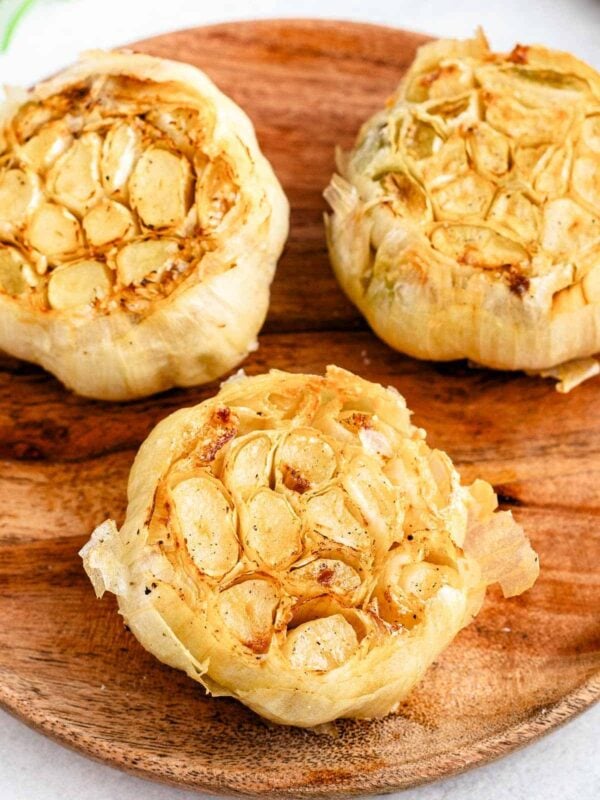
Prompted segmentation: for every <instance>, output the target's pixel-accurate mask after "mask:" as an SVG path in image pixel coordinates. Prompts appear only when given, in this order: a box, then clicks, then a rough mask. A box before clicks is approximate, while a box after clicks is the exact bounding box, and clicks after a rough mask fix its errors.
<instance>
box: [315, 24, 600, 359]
mask: <svg viewBox="0 0 600 800" xmlns="http://www.w3.org/2000/svg"><path fill="white" fill-rule="evenodd" d="M599 142H600V75H599V74H598V73H597V72H596V71H595V70H593V69H592V68H591V67H588V66H587V65H586V64H584V63H582V62H581V61H578V60H577V59H575V58H574V57H572V56H570V55H568V54H566V53H559V52H555V51H551V50H547V49H545V48H542V47H523V46H521V45H519V46H517V47H516V48H515V49H514V50H513V51H512V52H511V53H508V54H495V53H492V52H491V51H490V50H489V47H488V44H487V42H486V40H485V38H484V37H483V35H482V34H480V35H478V36H477V38H475V39H473V40H468V41H464V42H461V41H449V40H445V41H438V42H432V43H431V44H428V45H425V46H424V47H422V48H421V49H420V50H419V52H418V54H417V57H416V59H415V61H414V63H413V64H412V66H411V67H410V69H409V71H408V73H407V74H406V76H405V78H404V80H403V81H402V83H401V84H400V87H399V88H398V90H397V92H396V94H395V95H394V96H393V97H392V98H391V100H390V101H389V103H388V105H387V108H386V110H385V111H381V112H379V113H378V114H376V115H375V116H374V117H373V118H372V119H371V120H369V121H368V122H367V123H366V124H365V125H364V126H363V128H362V130H361V132H360V134H359V136H358V139H357V142H356V145H355V148H354V150H353V151H352V152H351V153H349V154H347V155H346V156H344V157H342V158H341V159H340V163H339V168H340V172H341V174H342V175H343V178H342V177H340V176H335V177H334V178H333V181H332V183H331V185H330V186H329V188H328V189H327V191H326V196H327V199H328V200H329V202H330V204H331V206H332V208H333V212H334V213H333V215H332V216H331V217H330V218H329V221H328V237H329V246H330V253H331V258H332V262H333V266H334V269H335V271H336V274H337V277H338V279H339V281H340V283H341V285H342V287H343V288H344V290H345V291H346V292H347V293H348V295H349V297H350V298H351V299H352V300H353V301H354V302H355V303H356V305H357V306H358V307H359V308H360V309H361V310H362V312H363V313H364V314H365V316H366V317H367V319H368V320H369V322H370V324H371V325H372V327H373V328H374V330H375V331H376V332H377V333H378V334H379V335H380V336H381V337H382V338H383V339H385V340H386V341H387V342H388V343H389V344H391V345H392V346H393V347H396V348H397V349H399V350H402V351H404V352H407V353H409V354H411V355H415V356H417V357H420V358H429V359H439V360H446V359H455V358H464V357H467V358H469V359H471V360H473V361H476V362H479V363H482V364H486V365H488V366H491V367H496V368H501V369H528V370H540V369H545V368H548V367H552V366H555V365H557V364H560V363H562V362H565V361H568V360H570V359H575V358H583V357H586V356H590V355H592V354H594V353H596V352H598V351H600V291H598V290H597V286H600V147H599V146H598V143H599Z"/></svg>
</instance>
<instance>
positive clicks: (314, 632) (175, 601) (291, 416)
mask: <svg viewBox="0 0 600 800" xmlns="http://www.w3.org/2000/svg"><path fill="white" fill-rule="evenodd" d="M128 497H129V505H128V508H127V516H126V520H125V523H124V525H123V527H122V528H121V530H118V529H117V527H116V525H115V523H114V522H113V521H112V520H109V521H107V522H104V523H103V524H102V525H100V526H99V527H98V528H97V529H96V531H94V533H93V535H92V538H91V540H90V541H89V543H88V544H87V545H86V546H85V547H84V548H83V550H82V551H81V555H82V557H83V561H84V566H85V569H86V571H87V573H88V575H89V577H90V579H91V581H92V583H93V584H94V587H95V590H96V593H97V594H98V596H102V594H103V593H104V592H105V591H110V592H114V593H115V594H116V595H117V597H118V602H119V607H120V611H121V614H122V615H123V617H124V618H125V620H126V622H127V625H128V626H129V627H130V629H131V630H132V631H133V633H134V634H135V636H136V637H137V638H138V639H139V641H140V642H141V644H142V645H143V646H144V647H145V648H146V649H147V650H149V651H150V652H152V653H153V654H154V655H155V656H156V657H157V658H159V659H160V660H161V661H163V662H165V663H167V664H170V665H171V666H173V667H178V668H179V669H182V670H184V671H185V672H186V673H187V674H188V675H189V676H190V677H191V678H193V679H194V680H197V681H199V682H200V683H201V684H203V685H204V686H205V687H206V689H208V691H209V692H210V693H212V694H214V695H229V696H232V697H235V698H237V699H238V700H241V702H242V703H245V704H246V705H248V706H249V707H250V708H252V709H253V710H254V711H256V712H258V713H259V714H261V715H262V716H263V717H266V718H267V719H269V720H271V721H273V722H276V723H281V724H287V725H298V726H302V727H312V726H316V725H319V724H322V723H326V722H328V721H331V720H334V719H336V718H338V717H357V718H372V717H380V716H383V715H385V714H387V713H388V712H390V711H392V710H394V709H395V708H396V707H397V705H398V703H399V701H401V700H402V699H403V698H404V697H405V696H406V695H407V693H408V692H409V691H410V690H411V689H412V687H413V686H414V685H415V683H416V682H417V681H419V680H420V678H421V677H422V676H423V674H424V672H425V671H426V669H427V668H428V666H429V665H430V664H431V662H432V661H433V660H434V659H435V658H436V657H437V656H438V655H439V653H440V652H441V651H442V650H443V649H444V648H445V647H446V645H448V644H449V643H450V642H451V641H452V639H453V638H454V637H455V635H456V634H457V633H458V631H459V630H460V629H461V628H462V627H463V626H465V625H467V624H468V623H469V622H471V620H472V619H473V618H474V616H475V615H476V614H477V612H478V610H479V608H480V606H481V603H482V601H483V596H484V593H485V588H486V585H487V584H490V583H493V582H496V581H498V582H500V585H501V587H502V589H503V591H504V594H505V595H506V596H511V595H516V594H520V593H521V592H523V591H525V590H526V589H528V588H529V587H530V586H531V585H532V584H533V583H534V581H535V579H536V578H537V575H538V571H539V567H538V559H537V556H536V554H535V553H534V551H533V550H532V549H531V547H530V545H529V542H528V540H527V538H526V537H525V535H524V534H523V531H522V529H521V528H520V527H519V526H518V525H517V524H516V522H515V521H514V520H513V519H512V516H511V514H510V513H508V512H496V513H494V510H495V508H496V505H497V502H496V496H495V494H494V492H493V490H492V488H491V486H490V485H489V484H487V483H485V482H484V481H476V482H475V483H474V484H473V485H472V486H470V487H465V486H461V484H460V477H459V475H458V473H457V471H456V469H455V468H454V467H453V465H452V462H451V461H450V459H449V458H448V456H447V455H446V454H445V453H443V452H440V451H439V450H432V449H431V448H430V447H428V445H427V444H426V442H425V433H424V431H423V430H421V429H419V428H416V427H414V426H413V425H411V423H410V413H409V411H408V410H407V408H406V404H405V402H404V399H403V398H402V397H401V395H399V394H398V392H397V391H396V390H394V389H392V388H389V389H384V388H383V387H382V386H379V385H377V384H373V383H369V382H367V381H365V380H362V379H360V378H358V377H356V376H355V375H353V374H352V373H350V372H346V371H344V370H342V369H339V368H337V367H329V368H328V369H327V373H326V375H325V377H318V376H315V375H298V374H296V375H295V374H289V373H285V372H276V371H273V372H270V373H268V374H265V375H260V376H258V377H252V378H246V377H241V378H237V379H235V380H230V381H228V382H226V383H225V384H224V385H223V387H222V389H221V391H220V392H219V394H218V395H217V396H216V397H214V398H212V399H210V400H206V401H205V402H203V403H201V404H200V405H198V406H195V407H194V408H187V409H183V410H181V411H177V412H176V413H174V414H172V415H171V416H170V417H168V418H167V419H165V420H164V421H163V422H161V423H160V424H159V425H158V426H157V427H156V428H155V429H154V431H153V432H152V433H151V434H150V436H149V437H148V439H147V440H146V441H145V442H144V444H143V445H142V447H141V449H140V451H139V453H138V456H137V458H136V461H135V463H134V465H133V468H132V471H131V475H130V479H129V491H128Z"/></svg>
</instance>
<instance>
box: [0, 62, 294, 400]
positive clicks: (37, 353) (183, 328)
mask: <svg viewBox="0 0 600 800" xmlns="http://www.w3.org/2000/svg"><path fill="white" fill-rule="evenodd" d="M287 231H288V204H287V200H286V198H285V195H284V193H283V191H282V189H281V187H280V185H279V183H278V181H277V179H276V177H275V175H274V174H273V171H272V169H271V167H270V165H269V163H268V162H267V160H266V159H265V158H264V156H263V155H262V154H261V152H260V150H259V147H258V144H257V141H256V136H255V133H254V129H253V127H252V124H251V122H250V120H249V119H248V117H247V116H246V115H245V114H244V112H243V111H241V109H240V108H238V107H237V106H236V105H235V104H234V103H233V102H232V101H231V100H230V99H229V98H228V97H226V96H225V95H223V94H222V93H221V92H220V91H219V90H218V89H217V88H216V87H215V86H214V84H213V83H212V82H211V81H210V80H209V79H208V78H207V76H206V75H205V74H204V73H202V72H201V71H200V70H198V69H196V68H195V67H192V66H190V65H188V64H183V63H178V62H175V61H167V60H165V59H159V58H153V57H151V56H146V55H141V54H134V53H127V52H112V53H105V52H91V53H87V54H85V55H84V56H83V57H82V59H81V61H80V62H78V63H77V64H75V65H74V66H72V67H70V68H69V69H67V70H66V71H64V72H62V73H60V74H59V75H57V76H56V77H55V78H52V79H51V80H49V81H46V82H44V83H41V84H39V85H38V86H36V87H35V88H34V89H32V90H31V91H30V92H23V93H16V92H11V93H10V94H9V99H8V100H7V102H6V103H5V105H4V106H3V107H2V108H0V350H4V351H6V352H8V353H10V354H12V355H14V356H17V357H18V358H22V359H25V360H28V361H33V362H36V363H38V364H40V365H41V366H43V367H45V368H46V369H48V370H49V371H50V372H52V373H54V374H55V375H56V376H57V377H58V378H59V380H61V381H62V382H63V383H64V384H65V385H66V386H67V387H69V388H70V389H73V390H74V391H75V392H77V393H79V394H82V395H86V396H89V397H95V398H99V399H105V400H128V399H131V398H135V397H141V396H144V395H148V394H152V393H154V392H158V391H162V390H164V389H167V388H169V387H171V386H189V385H194V384H199V383H203V382H206V381H209V380H212V379H214V378H216V377H218V376H220V375H222V374H224V373H225V372H227V371H228V370H229V369H231V368H232V367H234V366H235V365H237V364H238V363H239V362H240V361H241V360H242V359H243V358H245V356H246V355H247V354H248V352H250V351H251V350H252V349H253V348H254V347H255V344H256V336H257V333H258V331H259V329H260V327H261V325H262V323H263V321H264V318H265V316H266V312H267V308H268V302H269V290H270V284H271V281H272V279H273V276H274V272H275V267H276V263H277V259H278V257H279V255H280V253H281V250H282V248H283V245H284V242H285V239H286V237H287Z"/></svg>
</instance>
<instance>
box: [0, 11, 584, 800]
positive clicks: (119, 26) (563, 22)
mask: <svg viewBox="0 0 600 800" xmlns="http://www.w3.org/2000/svg"><path fill="white" fill-rule="evenodd" d="M206 5H208V4H206V3H204V2H201V0H200V1H199V0H187V2H185V0H71V2H64V0H53V1H52V0H51V1H50V2H48V1H47V0H46V1H42V2H40V4H39V6H38V8H36V9H35V10H34V11H32V12H31V13H30V14H29V15H28V16H27V17H26V18H25V19H24V20H23V23H22V25H21V27H20V28H19V30H18V32H17V35H16V37H15V39H14V41H13V44H12V47H11V49H10V51H9V52H8V53H7V54H6V55H3V56H0V82H2V83H11V84H22V85H27V84H28V83H31V82H33V81H35V80H37V79H39V78H41V77H43V76H45V75H48V74H51V73H52V72H55V71H56V70H58V69H59V68H60V67H62V66H63V65H65V64H67V63H69V62H70V61H72V60H73V59H74V58H75V57H76V56H77V54H78V53H79V52H80V51H81V50H84V49H88V48H93V47H110V46H115V45H119V44H123V43H126V42H128V41H133V40H135V39H140V38H143V37H145V36H150V35H153V34H156V33H161V32H164V31H168V30H175V29H176V28H184V27H189V26H192V25H202V24H205V23H209V22H218V21H225V20H230V19H243V18H249V17H282V16H290V17H299V16H305V17H306V16H321V17H330V18H340V19H341V18H343V19H356V20H364V21H369V22H380V23H385V24H388V25H396V26H398V27H403V28H410V29H413V30H419V31H424V32H428V33H433V34H438V35H449V36H454V35H456V36H466V35H468V34H470V33H471V32H472V31H473V30H474V29H475V27H476V26H477V25H478V24H482V25H483V26H484V28H485V30H486V32H487V34H488V36H489V37H490V38H491V41H492V44H493V45H494V46H495V47H498V48H509V47H511V46H512V45H513V44H514V43H515V41H521V42H525V43H528V42H541V43H544V44H548V45H551V46H554V47H559V48H563V49H566V50H571V51H573V52H574V53H576V54H578V55H579V56H580V57H582V58H584V59H586V60H587V61H589V62H590V63H592V64H594V65H595V66H597V67H600V51H599V50H598V47H597V42H598V41H599V35H600V2H598V0H538V1H537V2H535V3H534V2H528V0H504V1H503V2H497V1H496V2H491V3H482V2H481V0H471V1H470V2H465V1H463V2H461V0H446V1H445V2H441V1H440V0H429V2H427V0H361V2H351V0H296V2H277V0H271V2H267V0H252V2H240V1H239V0H238V2H235V1H234V0H221V2H218V3H214V4H210V5H211V6H212V7H211V8H208V9H207V8H205V6H206ZM6 623H7V621H6V620H4V621H2V623H1V624H6ZM599 740H600V707H596V708H594V709H592V710H590V711H588V712H586V713H585V714H584V715H583V716H581V717H579V718H578V719H576V720H573V721H572V722H570V723H569V724H568V725H567V726H566V727H563V728H562V729H560V730H558V731H556V732H554V733H552V734H551V735H550V736H548V737H547V738H545V739H542V740H541V741H539V742H536V743H534V744H532V745H530V746H529V747H527V748H526V749H525V750H522V751H520V752H518V753H515V754H513V755H511V756H508V757H507V758H505V759H503V760H501V761H499V762H497V763H495V764H490V765H488V766H486V767H482V768H480V769H477V770H474V771H471V772H469V773H467V774H465V775H461V776H458V777H456V778H451V779H448V780H444V781H440V782H438V783H436V784H432V785H430V786H427V787H423V788H421V789H417V790H414V791H409V792H405V793H402V795H397V797H400V796H401V798H402V800H466V798H478V800H479V799H481V800H542V799H543V800H575V798H577V800H598V798H600V755H599V747H598V742H599ZM117 797H118V798H119V800H134V799H135V800H137V798H140V797H143V798H144V800H159V798H160V800H186V798H189V800H192V798H195V799H196V800H197V799H198V798H199V797H200V795H197V794H192V793H188V792H182V791H178V790H175V789H170V788H167V787H163V786H159V785H154V784H149V783H146V782H144V781H140V780H138V779H136V778H132V777H130V776H128V775H125V774H122V773H119V772H116V771H115V770H112V769H110V768H108V767H105V766H103V765H100V764H96V763H94V762H92V761H89V760H87V759H85V758H83V757H81V756H78V755H76V754H74V753H71V752H70V751H67V750H65V749H63V748H61V747H59V746H58V745H56V744H54V743H53V742H50V741H49V740H48V739H45V738H44V737H43V736H41V735H39V734H37V733H34V732H33V731H30V730H29V729H28V728H26V727H25V726H23V725H21V724H20V723H18V722H16V721H15V720H13V719H11V718H10V717H9V716H7V715H5V714H3V713H2V712H0V800H58V798H60V800H112V799H113V798H117Z"/></svg>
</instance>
